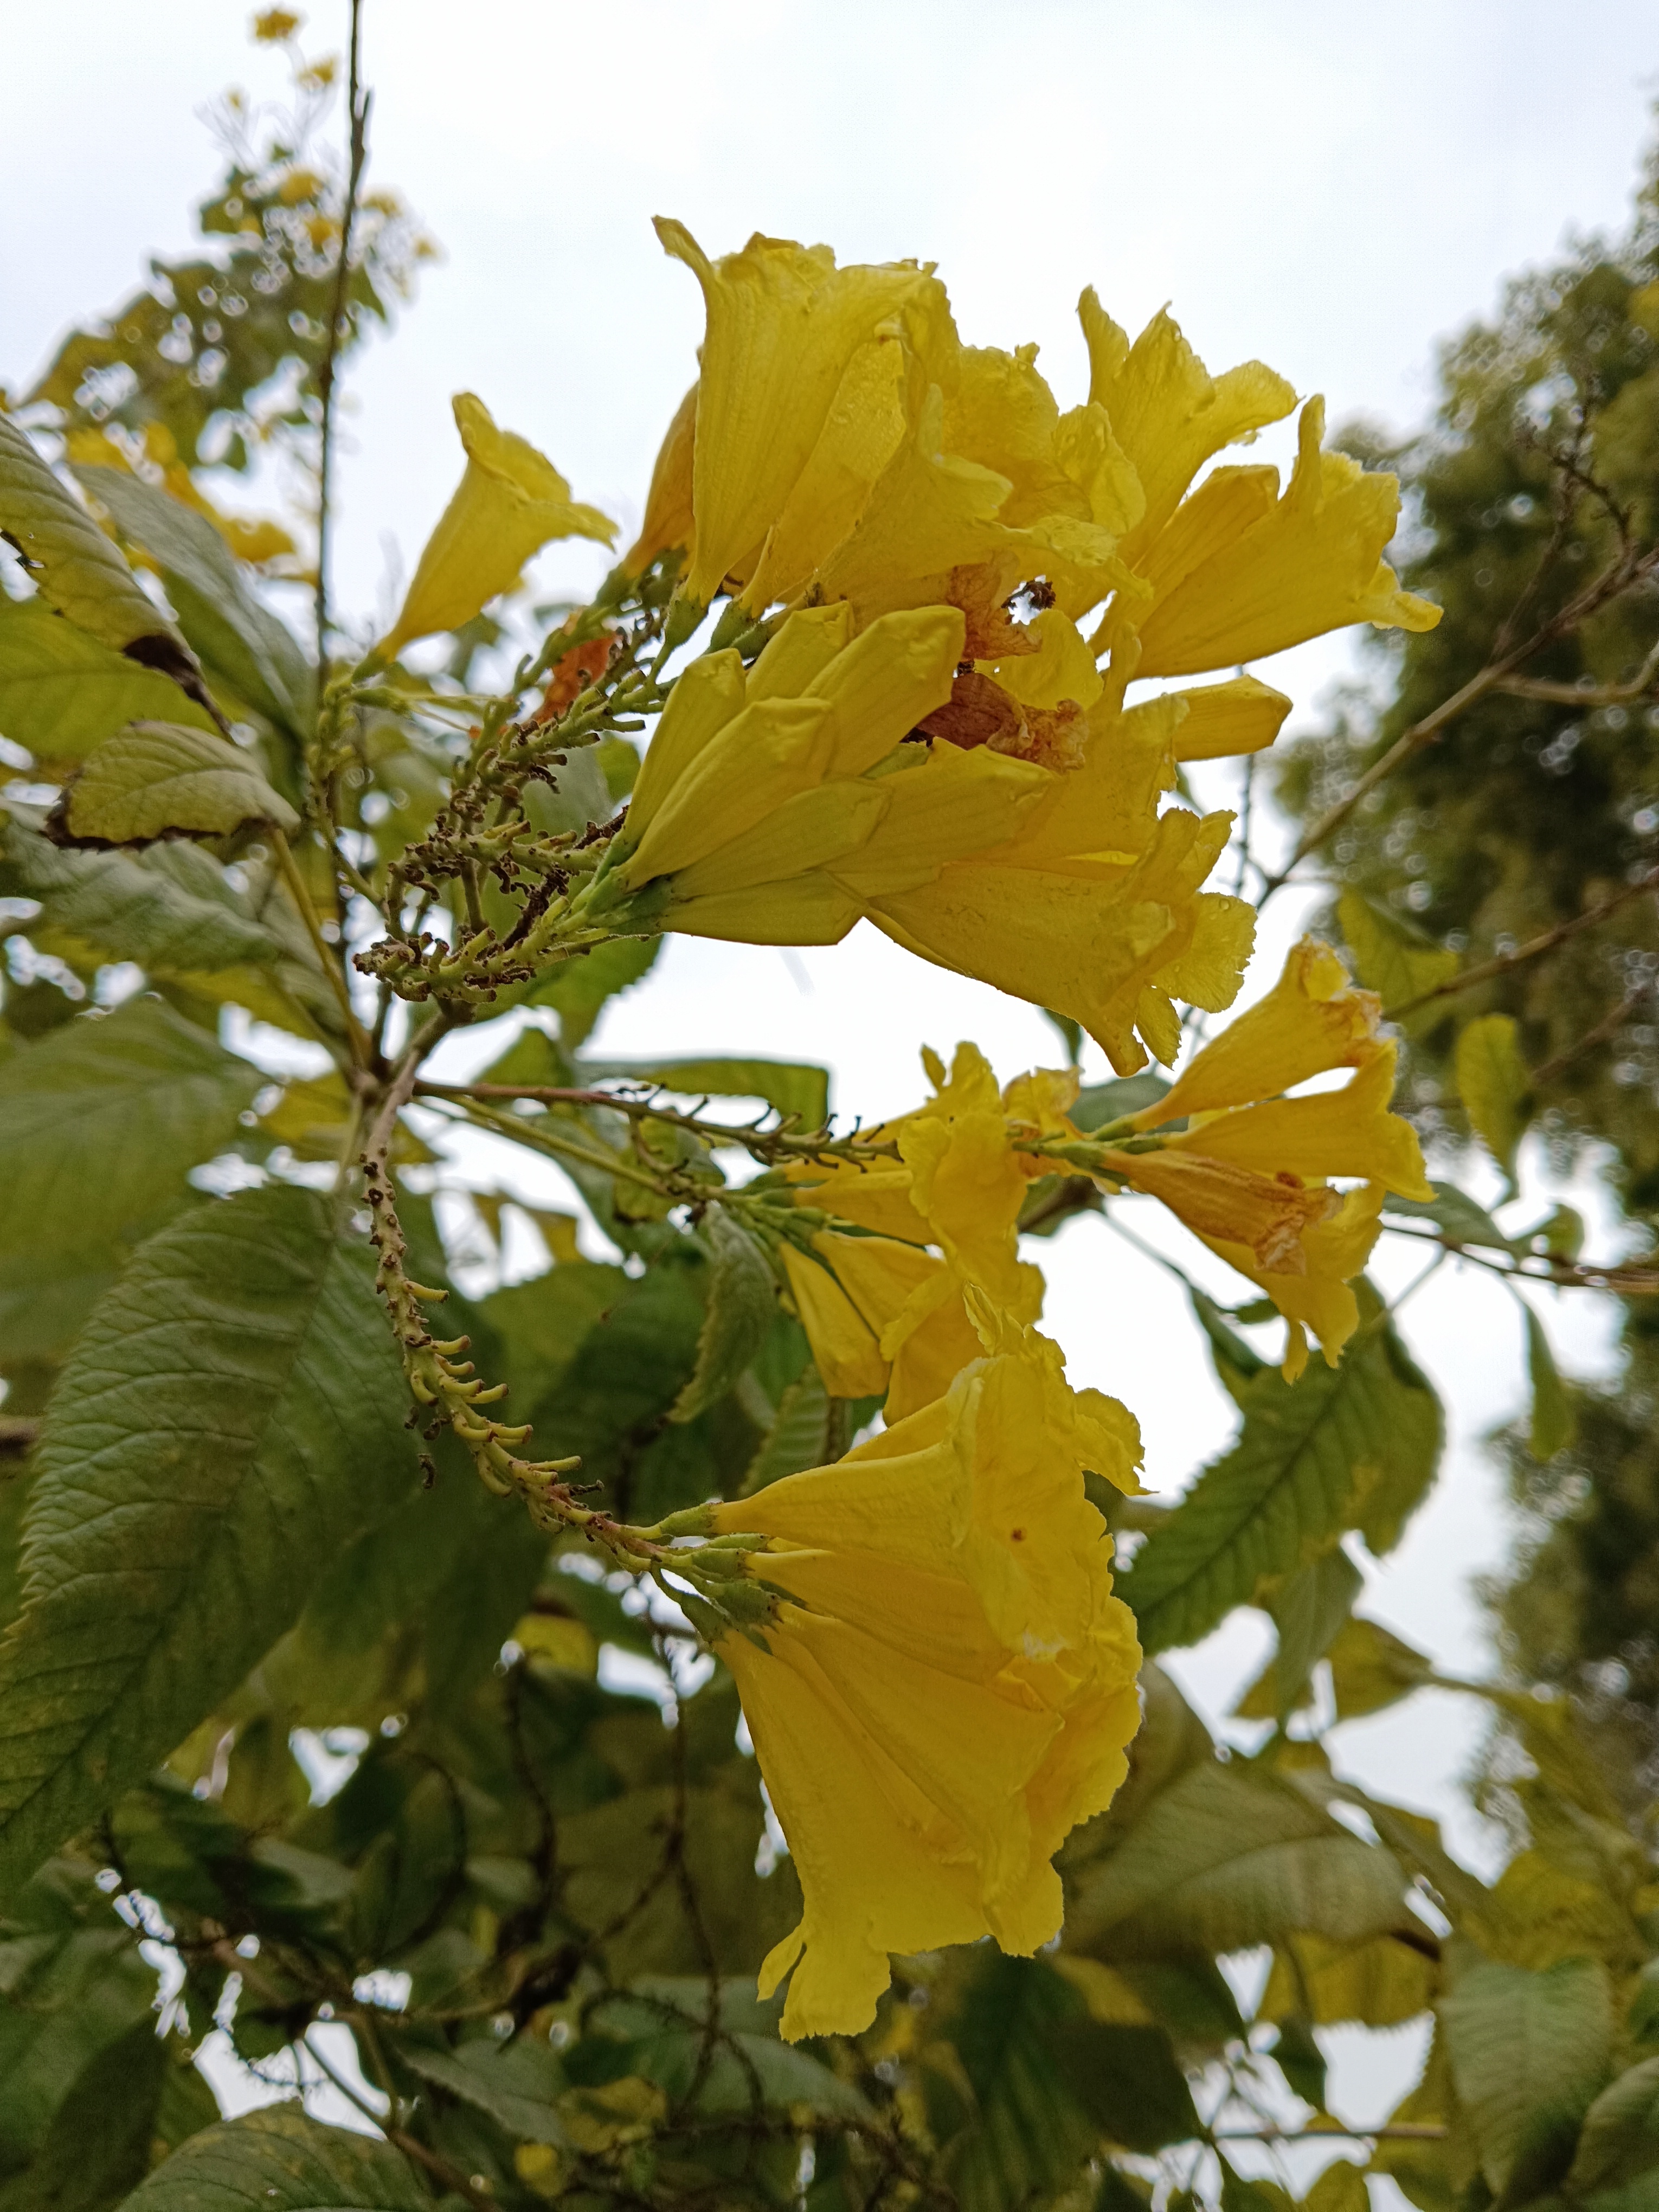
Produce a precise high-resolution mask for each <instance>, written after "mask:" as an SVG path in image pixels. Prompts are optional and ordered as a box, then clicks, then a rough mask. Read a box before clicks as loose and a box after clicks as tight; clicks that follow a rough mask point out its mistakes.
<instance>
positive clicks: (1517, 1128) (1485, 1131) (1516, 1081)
mask: <svg viewBox="0 0 1659 2212" xmlns="http://www.w3.org/2000/svg"><path fill="white" fill-rule="evenodd" d="M1455 1069H1456V1077H1457V1095H1458V1097H1460V1098H1461V1099H1462V1102H1463V1110H1464V1112H1465V1113H1466V1114H1467V1115H1468V1117H1469V1126H1470V1127H1471V1128H1472V1129H1473V1130H1474V1133H1475V1135H1476V1136H1477V1137H1479V1138H1480V1141H1481V1143H1482V1144H1483V1145H1485V1146H1486V1150H1487V1151H1488V1152H1490V1153H1491V1154H1492V1158H1494V1159H1495V1160H1496V1161H1497V1163H1498V1166H1499V1167H1500V1168H1502V1169H1503V1170H1504V1174H1505V1175H1506V1176H1508V1177H1509V1178H1510V1182H1514V1180H1515V1155H1516V1150H1517V1148H1518V1147H1519V1146H1520V1143H1521V1138H1522V1133H1523V1132H1524V1130H1525V1128H1526V1126H1527V1122H1528V1117H1529V1115H1530V1110H1531V1101H1530V1098H1529V1097H1528V1077H1527V1070H1526V1066H1525V1063H1524V1062H1523V1061H1522V1058H1521V1048H1520V1045H1519V1043H1518V1042H1517V1032H1516V1026H1515V1023H1514V1021H1513V1019H1512V1018H1510V1016H1509V1015H1508V1014H1479V1015H1477V1016H1476V1018H1474V1021H1472V1022H1470V1023H1468V1024H1467V1025H1466V1026H1465V1027H1464V1029H1463V1030H1462V1031H1461V1032H1460V1034H1459V1036H1458V1039H1457V1055H1456V1061H1455Z"/></svg>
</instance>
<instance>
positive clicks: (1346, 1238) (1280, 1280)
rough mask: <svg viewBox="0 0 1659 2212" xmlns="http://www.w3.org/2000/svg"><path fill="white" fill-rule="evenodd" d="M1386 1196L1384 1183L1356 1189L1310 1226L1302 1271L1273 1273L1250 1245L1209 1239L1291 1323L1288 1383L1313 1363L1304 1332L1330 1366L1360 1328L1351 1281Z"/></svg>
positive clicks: (1360, 1265) (1366, 1252)
mask: <svg viewBox="0 0 1659 2212" xmlns="http://www.w3.org/2000/svg"><path fill="white" fill-rule="evenodd" d="M1383 1197H1384V1192H1383V1186H1382V1184H1381V1183H1370V1184H1368V1185H1367V1186H1366V1187H1365V1188H1364V1189H1362V1190H1351V1191H1349V1192H1348V1193H1347V1194H1346V1195H1345V1197H1344V1198H1343V1200H1342V1203H1341V1205H1340V1207H1339V1208H1338V1210H1337V1211H1336V1212H1335V1213H1334V1214H1333V1215H1332V1216H1331V1217H1330V1218H1329V1219H1328V1220H1325V1221H1321V1222H1316V1223H1315V1224H1314V1225H1313V1226H1312V1227H1311V1228H1310V1229H1309V1230H1307V1231H1305V1232H1304V1237H1303V1239H1302V1249H1303V1257H1304V1261H1305V1267H1304V1272H1303V1273H1301V1274H1299V1275H1285V1274H1269V1273H1267V1272H1266V1271H1265V1270H1264V1269H1263V1268H1261V1267H1258V1266H1257V1264H1256V1261H1255V1255H1254V1254H1253V1253H1251V1252H1250V1250H1249V1248H1248V1247H1247V1246H1245V1245H1243V1244H1233V1243H1226V1242H1225V1241H1224V1240H1220V1239H1217V1238H1213V1237H1206V1238H1205V1240H1204V1241H1205V1242H1206V1243H1207V1244H1208V1245H1209V1246H1210V1249H1212V1251H1213V1252H1215V1253H1217V1254H1218V1255H1219V1256H1220V1257H1221V1258H1222V1259H1224V1260H1225V1261H1226V1262H1227V1264H1228V1266H1229V1267H1237V1270H1238V1272H1239V1273H1240V1274H1241V1275H1245V1276H1248V1277H1249V1279H1250V1281H1251V1282H1253V1283H1254V1284H1255V1285H1256V1287H1257V1288H1258V1289H1259V1290H1261V1291H1264V1292H1265V1293H1266V1294H1267V1297H1270V1298H1271V1299H1272V1300H1273V1304H1274V1305H1276V1306H1277V1307H1278V1309H1279V1312H1280V1313H1282V1314H1283V1315H1284V1316H1285V1321H1286V1322H1288V1323H1289V1328H1288V1331H1287V1334H1286V1340H1285V1381H1286V1382H1287V1383H1294V1382H1295V1381H1296V1379H1297V1376H1299V1375H1300V1374H1301V1373H1302V1371H1303V1370H1304V1368H1305V1367H1306V1365H1307V1364H1308V1341H1307V1338H1306V1336H1305V1334H1304V1330H1307V1329H1311V1330H1312V1331H1313V1334H1315V1336H1316V1338H1317V1339H1318V1340H1319V1343H1320V1346H1321V1347H1322V1350H1323V1352H1324V1354H1325V1361H1326V1364H1327V1365H1328V1366H1331V1367H1334V1366H1335V1364H1336V1363H1337V1360H1338V1358H1340V1354H1341V1352H1342V1347H1343V1346H1344V1345H1345V1344H1346V1342H1347V1341H1348V1339H1349V1338H1350V1337H1351V1336H1352V1334H1353V1333H1354V1331H1355V1329H1356V1328H1358V1326H1359V1304H1358V1300H1357V1299H1356V1297H1354V1294H1353V1292H1352V1291H1351V1290H1350V1289H1349V1287H1348V1285H1349V1284H1350V1283H1351V1282H1352V1280H1353V1279H1354V1277H1355V1276H1356V1275H1358V1273H1360V1272H1361V1271H1362V1269H1363V1268H1364V1265H1365V1262H1366V1261H1367V1260H1368V1259H1370V1254H1371V1247H1372V1246H1373V1245H1374V1244H1375V1243H1376V1239H1377V1234H1378V1231H1380V1230H1381V1228H1382V1222H1381V1220H1380V1219H1379V1218H1378V1217H1379V1215H1380V1214H1381V1212H1382V1209H1383Z"/></svg>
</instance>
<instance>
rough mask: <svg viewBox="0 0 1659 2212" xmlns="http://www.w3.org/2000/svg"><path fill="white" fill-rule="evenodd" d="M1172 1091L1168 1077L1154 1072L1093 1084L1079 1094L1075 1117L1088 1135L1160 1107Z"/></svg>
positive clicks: (1074, 1109)
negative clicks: (1124, 1117)
mask: <svg viewBox="0 0 1659 2212" xmlns="http://www.w3.org/2000/svg"><path fill="white" fill-rule="evenodd" d="M1169 1088H1170V1085H1169V1082H1168V1080H1167V1079H1166V1078H1164V1076H1162V1075H1154V1074H1152V1073H1151V1071H1150V1070H1149V1071H1148V1072H1147V1073H1146V1074H1145V1075H1123V1076H1119V1077H1118V1078H1117V1079H1116V1080H1115V1081H1114V1082H1111V1083H1092V1084H1091V1085H1089V1086H1088V1087H1087V1088H1086V1089H1085V1090H1083V1091H1079V1093H1078V1095H1077V1098H1076V1100H1075V1102H1074V1103H1073V1107H1072V1115H1071V1118H1072V1120H1073V1121H1074V1122H1075V1123H1076V1125H1077V1127H1079V1129H1081V1130H1083V1131H1084V1132H1085V1134H1086V1133H1087V1132H1088V1131H1090V1130H1091V1129H1100V1128H1103V1127H1105V1125H1106V1123H1107V1122H1108V1121H1117V1120H1118V1119H1119V1118H1120V1116H1121V1115H1125V1114H1140V1113H1144V1112H1145V1111H1146V1108H1147V1107H1148V1106H1156V1105H1157V1103H1158V1100H1159V1099H1160V1098H1162V1097H1164V1093H1165V1092H1166V1091H1168V1090H1169Z"/></svg>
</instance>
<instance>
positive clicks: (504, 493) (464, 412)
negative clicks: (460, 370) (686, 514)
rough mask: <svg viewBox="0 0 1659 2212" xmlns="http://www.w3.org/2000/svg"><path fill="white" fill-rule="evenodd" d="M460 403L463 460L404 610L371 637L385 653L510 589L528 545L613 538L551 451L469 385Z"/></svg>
mask: <svg viewBox="0 0 1659 2212" xmlns="http://www.w3.org/2000/svg"><path fill="white" fill-rule="evenodd" d="M454 408H455V427H456V428H457V429H458V430H459V432H460V434H461V444H462V445H463V447H465V451H466V469H465V473H464V474H463V476H462V477H461V481H460V483H459V485H458V486H457V488H456V491H455V495H454V497H453V499H452V500H451V501H450V502H449V505H448V506H447V507H446V508H445V509H444V511H443V513H442V514H441V516H440V517H439V519H438V525H437V527H436V529H435V530H434V532H433V533H432V535H431V537H430V538H428V540H427V542H426V546H425V549H424V550H423V551H422V555H421V557H420V560H419V562H418V563H417V564H416V569H415V574H414V576H413V577H412V578H411V580H410V586H409V590H408V592H406V593H405V594H404V604H403V609H402V611H401V612H400V613H399V615H398V619H397V621H396V622H395V623H393V624H392V629H390V631H389V632H388V633H387V634H386V636H385V637H383V638H382V639H381V641H380V644H379V645H378V646H377V647H375V653H376V657H377V658H378V659H385V660H389V659H391V658H392V655H393V654H394V653H398V651H400V650H401V648H402V647H404V646H405V645H408V644H410V643H411V642H412V641H414V640H415V639H416V638H420V637H427V636H429V635H431V633H432V632H433V631H435V630H445V629H459V628H460V627H461V625H462V623H468V622H471V619H472V617H473V616H474V615H476V614H477V612H478V611H479V610H480V609H481V608H482V607H483V606H485V605H488V604H489V601H490V600H491V599H495V597H496V596H497V594H498V593H500V592H506V591H510V590H511V589H512V587H513V585H514V584H516V583H517V581H518V580H519V573H520V570H521V569H522V568H523V567H524V564H525V562H526V561H528V560H529V558H530V557H531V556H532V554H533V553H538V552H539V551H540V550H541V549H542V547H543V546H544V545H545V544H549V543H550V540H552V539H553V538H597V539H598V540H599V543H600V544H602V545H609V544H611V540H612V539H613V538H615V537H616V534H617V526H616V524H615V523H614V522H612V521H611V520H610V519H609V517H608V516H605V515H603V514H601V513H599V509H598V507H583V506H581V505H580V504H579V503H577V502H576V501H573V500H572V498H571V496H570V487H569V485H568V483H566V482H565V480H564V478H563V477H562V476H561V475H560V474H559V472H558V471H557V470H556V468H555V467H554V465H553V464H552V462H551V461H550V460H549V459H547V457H546V456H545V454H543V453H538V452H537V450H536V448H535V447H533V446H532V445H531V444H530V443H529V442H528V441H527V440H526V439H524V438H520V437H516V436H515V435H513V432H512V431H511V430H501V429H498V428H496V425H495V421H494V419H493V418H492V416H491V415H490V412H489V409H488V408H487V407H486V406H485V405H484V404H483V400H482V399H477V398H474V397H473V395H472V393H471V392H460V393H459V394H458V395H457V397H456V399H455V402H454Z"/></svg>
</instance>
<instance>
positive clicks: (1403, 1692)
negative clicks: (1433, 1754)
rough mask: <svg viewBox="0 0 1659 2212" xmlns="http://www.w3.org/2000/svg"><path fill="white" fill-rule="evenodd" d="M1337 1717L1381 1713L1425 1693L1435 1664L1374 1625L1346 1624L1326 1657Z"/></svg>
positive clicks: (1357, 1716) (1349, 1622) (1356, 1718)
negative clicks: (1390, 1706) (1413, 1694)
mask: <svg viewBox="0 0 1659 2212" xmlns="http://www.w3.org/2000/svg"><path fill="white" fill-rule="evenodd" d="M1327 1656H1328V1658H1329V1660H1330V1662H1331V1690H1332V1693H1333V1695H1334V1697H1335V1699H1336V1710H1337V1715H1338V1717H1339V1718H1340V1719H1341V1720H1345V1721H1352V1720H1358V1719H1360V1718H1362V1717H1364V1715H1365V1714H1366V1713H1380V1712H1383V1711H1385V1710H1386V1709H1387V1707H1389V1705H1397V1704H1398V1703H1399V1702H1400V1700H1401V1698H1408V1697H1410V1695H1411V1694H1412V1692H1413V1690H1419V1689H1421V1688H1422V1686H1423V1685H1424V1683H1425V1682H1426V1681H1428V1680H1430V1678H1431V1675H1432V1674H1433V1673H1434V1662H1433V1660H1432V1659H1429V1658H1426V1657H1425V1656H1424V1654H1423V1653H1422V1652H1420V1651H1418V1650H1413V1647H1412V1646H1411V1645H1410V1644H1406V1643H1403V1642H1402V1641H1401V1638H1399V1637H1397V1636H1395V1635H1392V1634H1391V1633H1390V1632H1389V1630H1388V1629H1386V1628H1383V1627H1380V1626H1378V1624H1377V1623H1376V1621H1374V1620H1347V1621H1345V1622H1344V1623H1343V1625H1342V1627H1341V1628H1340V1631H1339V1632H1338V1634H1337V1637H1336V1639H1335V1641H1334V1643H1333V1644H1332V1645H1331V1647H1330V1650H1329V1652H1328V1655H1327Z"/></svg>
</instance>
